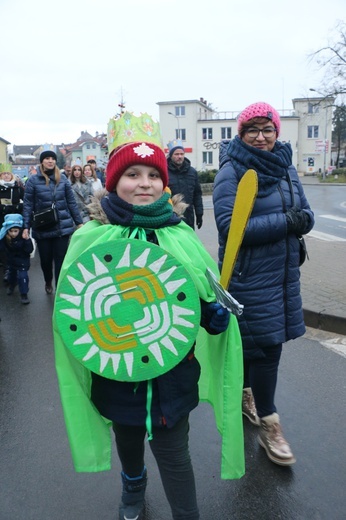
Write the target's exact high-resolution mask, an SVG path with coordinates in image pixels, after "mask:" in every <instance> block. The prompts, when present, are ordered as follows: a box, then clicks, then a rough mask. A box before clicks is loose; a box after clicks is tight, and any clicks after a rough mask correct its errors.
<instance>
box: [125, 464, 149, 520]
mask: <svg viewBox="0 0 346 520" xmlns="http://www.w3.org/2000/svg"><path fill="white" fill-rule="evenodd" d="M121 478H122V481H123V492H122V495H121V504H120V506H119V520H137V519H139V515H140V514H141V511H142V509H143V505H144V494H145V488H146V487H147V468H146V467H145V466H144V468H143V471H142V474H141V475H140V476H139V477H128V476H127V475H126V473H124V472H123V471H122V472H121Z"/></svg>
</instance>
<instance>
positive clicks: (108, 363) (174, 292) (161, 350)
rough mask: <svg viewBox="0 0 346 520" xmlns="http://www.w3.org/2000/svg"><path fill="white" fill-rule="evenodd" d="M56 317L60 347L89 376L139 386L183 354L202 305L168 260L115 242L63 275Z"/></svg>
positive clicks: (139, 245)
mask: <svg viewBox="0 0 346 520" xmlns="http://www.w3.org/2000/svg"><path fill="white" fill-rule="evenodd" d="M55 313H56V323H57V327H58V330H59V334H60V336H61V338H62V340H63V342H64V344H65V346H66V347H67V349H68V350H69V351H70V352H71V353H72V355H73V356H74V357H75V358H77V359H78V360H79V361H80V362H81V363H82V364H83V365H84V366H86V367H87V368H88V369H89V370H91V371H93V372H95V373H97V374H100V375H102V376H104V377H107V378H109V379H116V380H118V381H144V380H147V379H152V378H154V377H157V376H159V375H161V374H164V373H165V372H167V371H168V370H170V369H171V368H173V367H174V366H175V365H177V364H178V363H179V361H181V360H182V359H183V358H184V357H185V356H186V354H187V353H188V352H189V350H190V349H191V347H192V345H193V343H194V341H195V339H196V336H197V332H198V328H199V323H200V301H199V295H198V292H197V290H196V287H195V285H194V283H193V281H192V278H191V276H190V275H189V273H188V271H187V270H186V269H185V267H184V266H183V265H182V264H180V263H179V262H178V260H177V259H176V258H175V257H174V256H172V255H171V254H169V253H167V252H166V251H164V250H163V249H161V248H160V247H159V246H157V245H155V244H151V243H150V242H144V241H141V240H132V239H121V240H113V241H109V242H106V243H104V244H101V245H97V246H93V247H91V248H90V249H88V250H87V251H85V252H84V253H83V254H82V255H81V256H80V257H79V258H78V259H77V260H76V261H75V262H74V263H73V264H72V265H71V266H70V268H69V269H68V271H67V272H66V273H65V274H64V276H62V275H61V279H60V280H59V288H58V293H57V295H56V303H55Z"/></svg>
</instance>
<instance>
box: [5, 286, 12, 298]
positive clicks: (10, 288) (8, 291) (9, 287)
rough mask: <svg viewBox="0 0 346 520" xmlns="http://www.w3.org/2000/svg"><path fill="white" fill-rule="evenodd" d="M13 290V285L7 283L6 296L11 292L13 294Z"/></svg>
mask: <svg viewBox="0 0 346 520" xmlns="http://www.w3.org/2000/svg"><path fill="white" fill-rule="evenodd" d="M13 291H14V285H9V286H8V287H7V291H6V293H7V294H8V296H11V294H13Z"/></svg>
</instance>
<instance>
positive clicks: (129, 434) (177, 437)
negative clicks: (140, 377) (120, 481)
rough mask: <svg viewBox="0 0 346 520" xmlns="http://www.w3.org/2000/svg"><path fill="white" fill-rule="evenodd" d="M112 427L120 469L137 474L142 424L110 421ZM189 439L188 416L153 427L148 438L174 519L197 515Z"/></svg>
mask: <svg viewBox="0 0 346 520" xmlns="http://www.w3.org/2000/svg"><path fill="white" fill-rule="evenodd" d="M113 430H114V433H115V440H116V445H117V450H118V455H119V459H120V462H121V465H122V469H123V471H124V472H125V473H126V475H128V476H129V477H137V476H139V475H140V474H141V473H142V470H143V467H144V439H145V436H146V429H145V427H144V426H143V427H142V426H124V425H121V424H116V423H113ZM188 442H189V420H188V417H184V418H183V419H180V421H178V422H177V424H176V425H175V426H174V427H173V428H166V427H163V428H158V427H156V428H155V427H153V439H152V440H151V441H149V445H150V448H151V451H152V452H153V455H154V457H155V459H156V462H157V465H158V468H159V471H160V475H161V480H162V484H163V487H164V490H165V493H166V497H167V499H168V502H169V504H170V506H171V509H172V515H173V519H174V520H198V519H199V512H198V507H197V499H196V487H195V477H194V474H193V469H192V464H191V458H190V453H189V446H188Z"/></svg>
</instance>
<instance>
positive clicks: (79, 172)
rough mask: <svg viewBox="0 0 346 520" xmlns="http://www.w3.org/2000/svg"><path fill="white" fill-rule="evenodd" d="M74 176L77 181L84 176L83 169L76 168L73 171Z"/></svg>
mask: <svg viewBox="0 0 346 520" xmlns="http://www.w3.org/2000/svg"><path fill="white" fill-rule="evenodd" d="M73 175H74V177H75V179H80V177H81V175H82V168H78V167H77V168H75V169H74V170H73Z"/></svg>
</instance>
